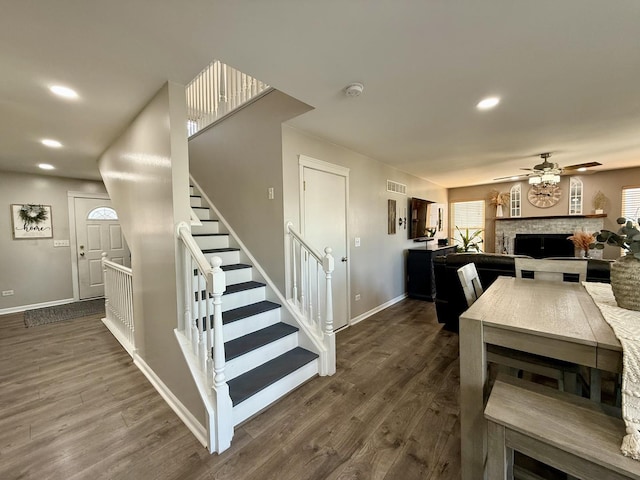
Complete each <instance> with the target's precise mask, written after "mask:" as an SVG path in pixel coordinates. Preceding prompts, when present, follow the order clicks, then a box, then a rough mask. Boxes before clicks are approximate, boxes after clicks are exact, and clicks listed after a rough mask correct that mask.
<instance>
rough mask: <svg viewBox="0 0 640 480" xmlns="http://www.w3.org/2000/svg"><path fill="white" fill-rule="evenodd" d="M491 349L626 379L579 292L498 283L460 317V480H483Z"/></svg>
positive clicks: (530, 282) (603, 326)
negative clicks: (614, 373) (622, 375)
mask: <svg viewBox="0 0 640 480" xmlns="http://www.w3.org/2000/svg"><path fill="white" fill-rule="evenodd" d="M489 344H491V345H498V346H501V347H506V348H509V349H512V350H517V351H521V352H527V353H531V354H536V355H543V356H545V357H549V358H553V359H557V360H564V361H567V362H571V363H574V364H577V365H583V366H585V367H589V368H590V369H597V370H594V371H601V370H604V371H609V372H618V373H619V372H622V347H621V345H620V342H619V341H618V339H617V338H616V336H615V335H614V333H613V330H612V329H611V327H610V326H609V324H608V323H607V322H606V321H605V319H604V318H603V316H602V314H601V313H600V310H599V308H598V306H597V305H596V303H595V302H594V300H593V299H592V298H591V296H590V295H589V293H588V292H587V290H586V289H585V287H584V286H583V285H582V284H580V283H572V282H552V281H543V280H534V279H526V278H514V277H498V278H497V279H496V281H495V282H494V283H493V284H492V285H491V286H490V287H489V288H488V289H487V290H486V291H485V292H484V293H483V294H482V295H481V296H480V297H479V298H478V300H476V302H475V303H474V304H473V305H472V306H471V307H469V309H468V310H467V311H466V312H464V313H463V314H462V315H461V316H460V426H461V432H460V438H461V462H462V464H461V471H462V479H463V480H475V479H483V478H486V473H485V461H486V455H487V428H486V421H485V419H484V406H485V402H486V398H487V397H488V394H489V391H488V390H489V386H488V376H487V360H486V358H487V356H486V351H487V350H486V346H487V345H489ZM594 378H598V377H596V376H594Z"/></svg>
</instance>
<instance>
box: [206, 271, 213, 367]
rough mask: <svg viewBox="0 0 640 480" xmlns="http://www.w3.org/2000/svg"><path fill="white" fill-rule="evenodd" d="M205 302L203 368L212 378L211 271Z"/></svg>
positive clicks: (208, 274)
mask: <svg viewBox="0 0 640 480" xmlns="http://www.w3.org/2000/svg"><path fill="white" fill-rule="evenodd" d="M206 281H207V303H206V309H205V310H206V316H205V320H204V325H205V326H204V329H205V346H204V350H205V352H206V356H205V368H206V370H205V371H206V372H207V378H208V379H213V315H214V308H215V305H214V304H213V284H214V278H213V271H211V270H210V271H208V272H207V277H206Z"/></svg>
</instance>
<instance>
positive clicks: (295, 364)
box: [228, 347, 318, 407]
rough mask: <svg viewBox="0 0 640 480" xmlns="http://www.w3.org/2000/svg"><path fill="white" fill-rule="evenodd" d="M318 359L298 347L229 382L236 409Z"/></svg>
mask: <svg viewBox="0 0 640 480" xmlns="http://www.w3.org/2000/svg"><path fill="white" fill-rule="evenodd" d="M316 358H318V355H317V354H315V353H313V352H310V351H309V350H305V349H304V348H302V347H296V348H294V349H293V350H289V351H288V352H287V353H284V354H282V355H280V356H279V357H276V358H274V359H273V360H270V361H268V362H267V363H265V364H263V365H260V366H259V367H256V368H254V369H253V370H249V371H248V372H247V373H244V374H242V375H240V376H239V377H236V378H234V379H233V380H229V382H228V383H229V395H230V396H231V401H232V403H233V406H234V407H235V406H236V405H238V404H240V403H242V402H244V401H245V400H246V399H248V398H249V397H252V396H253V395H255V394H256V393H258V392H260V391H261V390H264V389H265V388H267V387H268V386H269V385H272V384H274V383H276V382H277V381H278V380H280V379H282V378H284V377H286V376H287V375H289V374H290V373H293V372H295V371H296V370H298V369H299V368H301V367H303V366H304V365H306V364H307V363H309V362H312V361H313V360H315V359H316Z"/></svg>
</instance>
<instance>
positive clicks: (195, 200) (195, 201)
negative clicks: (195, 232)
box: [190, 194, 202, 207]
mask: <svg viewBox="0 0 640 480" xmlns="http://www.w3.org/2000/svg"><path fill="white" fill-rule="evenodd" d="M192 195H193V194H192ZM190 200H191V206H192V207H201V206H202V198H200V197H190Z"/></svg>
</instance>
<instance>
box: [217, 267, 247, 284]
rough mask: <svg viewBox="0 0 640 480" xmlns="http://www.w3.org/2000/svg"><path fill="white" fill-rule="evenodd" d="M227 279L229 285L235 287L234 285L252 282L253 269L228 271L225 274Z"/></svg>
mask: <svg viewBox="0 0 640 480" xmlns="http://www.w3.org/2000/svg"><path fill="white" fill-rule="evenodd" d="M224 273H225V274H226V277H227V285H233V284H234V283H243V282H250V281H251V280H253V275H252V274H251V268H238V269H236V270H227V271H226V272H224Z"/></svg>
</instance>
